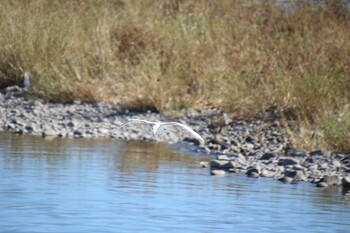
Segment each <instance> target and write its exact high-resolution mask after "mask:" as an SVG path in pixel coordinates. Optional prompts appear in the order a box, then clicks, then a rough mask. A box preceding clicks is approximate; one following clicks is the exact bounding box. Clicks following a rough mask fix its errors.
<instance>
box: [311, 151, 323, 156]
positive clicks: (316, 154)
mask: <svg viewBox="0 0 350 233" xmlns="http://www.w3.org/2000/svg"><path fill="white" fill-rule="evenodd" d="M309 155H310V156H322V155H323V152H322V151H321V150H315V151H312V152H310V153H309Z"/></svg>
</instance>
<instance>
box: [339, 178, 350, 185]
mask: <svg viewBox="0 0 350 233" xmlns="http://www.w3.org/2000/svg"><path fill="white" fill-rule="evenodd" d="M341 183H342V186H343V188H350V176H345V177H343V179H342V181H341Z"/></svg>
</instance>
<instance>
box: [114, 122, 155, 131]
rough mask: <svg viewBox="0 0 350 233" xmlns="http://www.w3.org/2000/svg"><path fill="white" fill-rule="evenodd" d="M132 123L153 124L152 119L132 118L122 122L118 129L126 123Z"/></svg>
mask: <svg viewBox="0 0 350 233" xmlns="http://www.w3.org/2000/svg"><path fill="white" fill-rule="evenodd" d="M131 123H141V124H149V125H152V122H151V121H146V120H141V119H130V120H128V121H127V122H125V123H123V124H121V125H120V126H119V127H118V130H119V129H121V128H122V127H124V126H126V125H129V124H131Z"/></svg>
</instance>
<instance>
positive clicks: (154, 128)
mask: <svg viewBox="0 0 350 233" xmlns="http://www.w3.org/2000/svg"><path fill="white" fill-rule="evenodd" d="M131 123H141V124H148V125H150V126H151V129H152V132H153V135H154V136H155V135H156V133H157V132H158V131H159V130H160V129H161V128H163V126H165V125H173V126H180V127H182V128H183V129H185V130H187V131H188V132H189V133H191V134H192V135H193V136H194V137H195V138H197V139H198V140H199V141H200V142H201V143H202V144H204V142H205V141H204V139H203V138H202V137H201V136H200V135H199V134H198V133H197V132H195V131H194V130H193V129H191V128H190V127H189V126H187V125H184V124H181V123H179V122H157V121H146V120H141V119H130V120H128V121H127V122H125V123H123V124H122V125H120V126H119V127H118V130H119V129H120V128H122V127H124V126H125V125H128V124H131Z"/></svg>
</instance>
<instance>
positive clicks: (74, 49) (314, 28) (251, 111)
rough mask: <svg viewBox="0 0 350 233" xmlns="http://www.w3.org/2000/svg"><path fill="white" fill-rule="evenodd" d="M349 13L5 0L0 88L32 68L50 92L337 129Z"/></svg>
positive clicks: (0, 20) (173, 2) (344, 91)
mask: <svg viewBox="0 0 350 233" xmlns="http://www.w3.org/2000/svg"><path fill="white" fill-rule="evenodd" d="M349 17H350V16H349V11H348V10H347V9H346V7H345V5H344V4H342V3H341V1H339V0H335V1H332V2H331V3H329V4H328V5H326V6H323V7H320V6H315V5H312V4H307V3H305V2H304V3H301V4H296V5H294V6H293V10H292V11H285V10H284V9H283V8H282V7H281V6H279V5H277V4H275V3H274V2H273V1H261V2H260V3H259V1H253V0H252V1H245V0H242V1H239V0H236V1H231V0H220V1H204V0H202V1H191V0H189V1H181V0H145V1H133V0H114V1H112V0H105V1H103V0H98V1H97V0H96V1H93V0H86V1H79V0H76V1H68V0H67V1H65V0H60V1H58V0H56V1H55V0H52V1H44V0H27V1H13V0H4V1H2V4H1V8H0V29H1V32H2V33H1V35H0V54H1V59H0V86H6V85H10V84H12V83H16V82H19V80H20V76H21V73H23V72H24V71H29V72H30V73H31V75H32V80H33V83H34V84H33V89H32V94H34V95H38V96H40V97H43V98H46V99H49V100H53V101H59V102H72V101H74V100H77V99H78V100H81V101H86V102H94V101H109V102H113V103H116V104H119V105H121V106H124V107H128V108H132V109H138V110H145V109H152V110H156V111H163V110H165V109H180V108H191V107H198V106H205V105H209V106H210V105H215V106H219V107H221V108H224V109H225V110H227V111H230V112H234V113H236V114H238V115H241V116H252V115H255V114H257V113H259V112H261V111H264V110H266V109H268V108H270V107H275V108H277V109H279V110H280V111H281V112H282V113H284V115H285V116H286V118H287V120H289V121H290V120H292V121H293V122H294V124H297V125H298V126H302V127H306V128H309V129H310V128H313V127H315V125H317V128H322V129H325V130H326V131H327V130H328V131H329V132H331V131H330V130H329V129H330V128H332V127H331V126H327V127H321V126H322V124H326V123H325V122H326V121H325V120H324V119H325V118H326V113H327V119H330V118H329V116H330V115H332V114H333V115H334V116H336V115H337V114H338V113H339V112H341V111H343V109H344V106H345V104H346V103H348V102H349V99H350V97H349V91H348V90H349V88H350V30H348V29H349V28H350V18H349ZM327 122H328V123H327V125H332V124H335V123H334V122H333V121H331V120H330V121H327ZM330 122H331V123H330ZM318 124H321V125H320V126H319V125H318ZM335 127H336V126H335ZM324 140H325V141H327V140H331V139H330V137H325V138H324ZM325 144H327V142H326V143H325ZM330 144H334V143H330ZM342 150H343V149H342ZM347 150H348V151H350V146H348V149H347Z"/></svg>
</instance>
